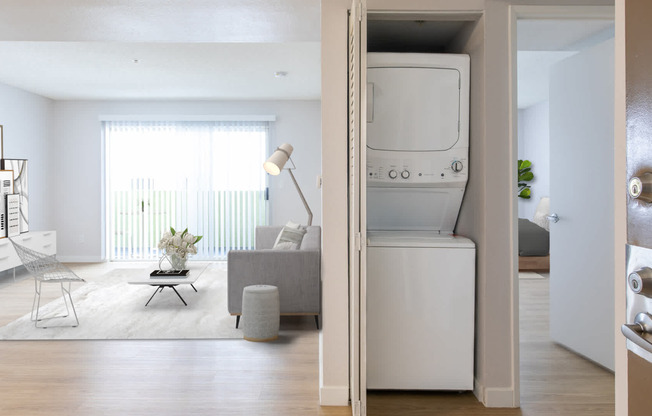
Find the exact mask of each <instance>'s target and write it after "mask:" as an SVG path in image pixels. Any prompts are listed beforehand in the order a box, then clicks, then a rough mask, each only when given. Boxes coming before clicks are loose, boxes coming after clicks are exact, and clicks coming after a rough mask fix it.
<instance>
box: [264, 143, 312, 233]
mask: <svg viewBox="0 0 652 416" xmlns="http://www.w3.org/2000/svg"><path fill="white" fill-rule="evenodd" d="M293 150H294V148H293V147H292V145H290V144H288V143H283V144H282V145H280V146H279V147H277V148H276V150H275V151H274V153H272V155H271V156H270V157H269V158H268V159H267V160H266V161H265V163H263V168H264V169H265V171H266V172H267V173H269V174H270V175H274V176H276V175H278V174H280V173H281V170H283V166H285V164H286V163H287V161H288V160H289V161H290V162H292V167H291V168H285V170H287V171H288V173H289V174H290V177H291V178H292V181H293V182H294V186H296V187H297V192H298V193H299V196H300V197H301V201H302V202H303V206H304V207H305V208H306V211H307V212H308V225H312V211H311V210H310V207H309V206H308V203H307V202H306V198H304V196H303V192H301V188H300V187H299V184H298V183H297V180H296V179H295V178H294V174H293V173H292V171H293V170H294V169H296V168H297V167H296V166H295V165H294V161H293V160H292V159H291V158H290V155H291V154H292V151H293Z"/></svg>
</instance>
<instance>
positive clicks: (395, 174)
mask: <svg viewBox="0 0 652 416" xmlns="http://www.w3.org/2000/svg"><path fill="white" fill-rule="evenodd" d="M387 176H389V178H390V179H396V177H397V176H398V172H396V171H395V170H394V169H392V170H390V171H389V172H387Z"/></svg>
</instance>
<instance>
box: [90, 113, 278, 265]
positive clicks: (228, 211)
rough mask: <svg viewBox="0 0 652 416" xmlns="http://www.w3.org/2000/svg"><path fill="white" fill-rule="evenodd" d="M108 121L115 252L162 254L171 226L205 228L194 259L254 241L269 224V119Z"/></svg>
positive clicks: (117, 256) (115, 256)
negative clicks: (256, 233) (264, 166)
mask: <svg viewBox="0 0 652 416" xmlns="http://www.w3.org/2000/svg"><path fill="white" fill-rule="evenodd" d="M103 124H104V137H105V142H106V167H107V174H106V178H107V191H108V193H107V198H108V204H107V205H108V208H107V217H108V218H107V228H108V233H107V235H108V240H109V241H108V249H109V258H110V259H111V260H155V259H157V258H159V257H160V255H161V254H162V253H160V252H159V250H158V242H159V240H160V237H161V235H162V234H163V232H164V231H166V230H169V228H170V227H173V228H174V229H175V230H178V231H183V230H184V229H186V228H188V232H190V233H192V234H194V235H196V236H198V235H201V236H203V238H202V240H201V241H200V242H199V243H198V244H197V250H198V252H197V254H196V255H195V256H193V259H196V260H225V259H226V254H227V253H228V251H229V250H231V249H252V248H253V247H254V229H255V227H256V226H257V225H265V224H267V200H266V183H265V179H266V178H265V172H264V170H263V169H262V164H263V162H264V160H265V156H266V150H267V142H268V130H269V128H268V123H267V122H257V121H238V122H235V121H234V122H230V121H228V122H226V121H206V122H197V121H182V122H167V121H166V122H158V121H151V122H142V121H106V122H104V123H103Z"/></svg>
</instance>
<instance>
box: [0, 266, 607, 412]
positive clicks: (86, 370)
mask: <svg viewBox="0 0 652 416" xmlns="http://www.w3.org/2000/svg"><path fill="white" fill-rule="evenodd" d="M77 267H79V268H80V269H81V270H83V272H80V274H82V275H83V277H87V276H88V275H95V274H97V273H98V271H101V270H106V268H107V267H115V266H112V265H111V264H110V263H109V264H103V265H84V266H82V265H78V266H77ZM17 280H18V281H17V282H16V283H14V282H13V279H12V277H11V275H5V276H1V275H0V325H4V324H6V323H7V322H10V321H12V320H13V319H16V318H17V317H19V316H21V315H23V314H25V313H27V312H28V311H29V309H30V307H31V303H32V296H33V290H34V289H33V282H32V280H31V279H29V278H25V276H24V275H20V274H19V275H18V276H17ZM520 286H521V400H522V402H521V406H522V407H521V408H520V409H488V408H485V407H483V406H482V405H481V404H480V403H478V401H477V400H476V399H475V397H474V396H473V395H472V394H471V393H464V394H457V393H452V394H448V393H415V392H403V393H398V394H396V393H392V394H388V393H370V395H369V403H368V404H369V407H368V414H369V415H370V416H384V415H406V416H410V415H419V416H421V415H451V416H456V415H488V416H512V415H522V416H548V415H561V416H564V415H569V416H570V415H573V416H584V415H586V416H588V415H591V416H606V415H610V416H611V415H613V414H614V396H613V374H611V373H610V372H609V371H606V370H604V369H603V368H601V367H599V366H597V365H595V364H593V363H591V362H588V361H586V360H583V359H581V358H579V357H577V356H576V355H575V354H573V353H571V352H569V351H567V350H565V349H564V348H562V347H560V346H558V345H556V344H554V343H552V342H551V341H550V340H549V338H548V336H547V334H548V321H547V316H548V310H547V308H548V279H522V280H521V281H520ZM51 296H52V297H55V296H58V293H56V291H55V292H54V293H53V294H52V295H51ZM318 349H319V347H318V332H317V331H316V330H314V321H313V320H312V318H311V317H284V318H283V320H282V336H281V338H280V339H279V341H277V342H273V343H250V342H246V341H241V340H199V341H191V340H164V341H133V340H129V341H3V342H0V374H1V376H0V414H3V415H5V414H6V415H89V416H94V415H159V416H166V415H204V414H211V415H263V416H266V415H291V416H292V415H326V416H340V415H347V416H348V415H350V414H351V408H350V407H320V406H319V397H318V394H319V385H318V379H319V369H318V355H319V354H318Z"/></svg>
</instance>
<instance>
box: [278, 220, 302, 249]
mask: <svg viewBox="0 0 652 416" xmlns="http://www.w3.org/2000/svg"><path fill="white" fill-rule="evenodd" d="M305 234H306V229H305V227H302V226H301V225H299V224H295V223H293V222H292V221H289V222H288V223H287V224H286V225H285V227H283V229H282V230H281V232H280V233H279V234H278V237H276V242H275V243H274V248H275V249H277V250H296V249H298V248H299V246H301V241H302V240H303V236H304V235H305Z"/></svg>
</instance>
